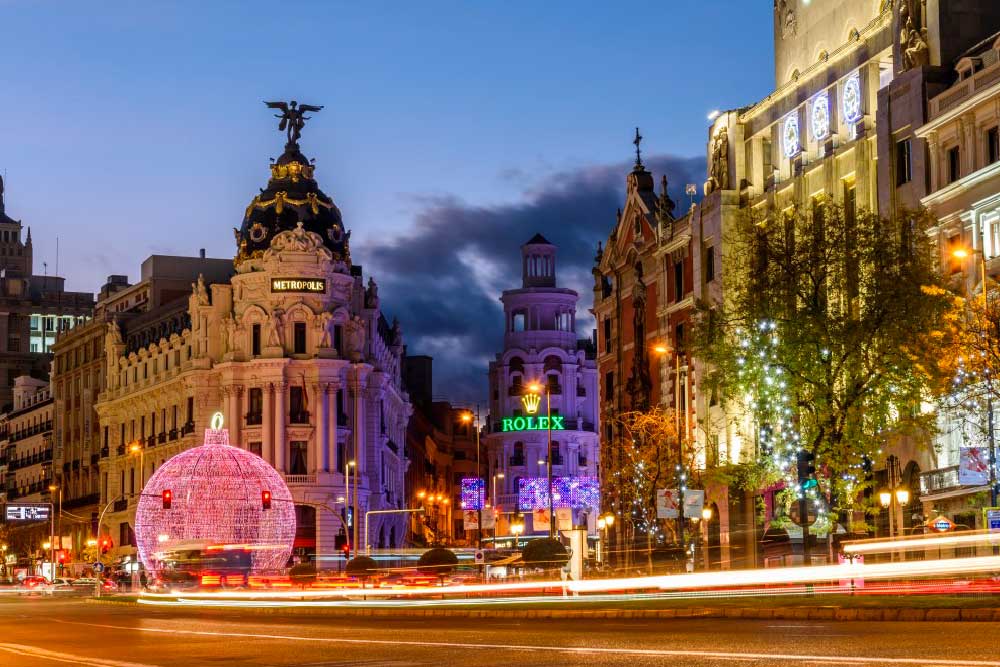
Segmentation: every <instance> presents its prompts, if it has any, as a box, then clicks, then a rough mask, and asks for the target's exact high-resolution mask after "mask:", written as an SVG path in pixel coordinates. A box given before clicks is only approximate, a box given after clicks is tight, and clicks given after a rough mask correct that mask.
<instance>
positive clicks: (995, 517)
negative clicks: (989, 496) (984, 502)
mask: <svg viewBox="0 0 1000 667" xmlns="http://www.w3.org/2000/svg"><path fill="white" fill-rule="evenodd" d="M983 527H984V528H986V530H988V531H989V532H991V533H1000V507H984V508H983Z"/></svg>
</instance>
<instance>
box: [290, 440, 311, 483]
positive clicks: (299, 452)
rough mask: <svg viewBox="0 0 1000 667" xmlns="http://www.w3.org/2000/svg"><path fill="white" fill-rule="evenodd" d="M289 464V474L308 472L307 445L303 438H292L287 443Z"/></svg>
mask: <svg viewBox="0 0 1000 667" xmlns="http://www.w3.org/2000/svg"><path fill="white" fill-rule="evenodd" d="M289 448H290V453H291V457H290V465H289V469H288V473H289V474H291V475H305V474H307V473H308V472H309V467H308V466H309V459H308V451H309V445H308V443H307V442H305V441H304V440H293V441H292V442H291V443H289Z"/></svg>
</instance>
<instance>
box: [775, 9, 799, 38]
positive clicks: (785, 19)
mask: <svg viewBox="0 0 1000 667" xmlns="http://www.w3.org/2000/svg"><path fill="white" fill-rule="evenodd" d="M774 9H775V11H776V12H777V13H778V21H780V25H781V38H782V39H788V38H789V37H794V36H795V33H796V32H798V23H797V22H796V20H795V7H794V0H776V2H775V3H774Z"/></svg>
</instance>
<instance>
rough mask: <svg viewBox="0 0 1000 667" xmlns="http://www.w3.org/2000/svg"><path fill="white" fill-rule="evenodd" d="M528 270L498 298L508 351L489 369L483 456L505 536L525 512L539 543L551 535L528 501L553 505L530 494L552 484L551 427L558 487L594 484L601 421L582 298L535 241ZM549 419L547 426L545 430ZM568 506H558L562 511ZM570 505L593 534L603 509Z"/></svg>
mask: <svg viewBox="0 0 1000 667" xmlns="http://www.w3.org/2000/svg"><path fill="white" fill-rule="evenodd" d="M521 267H522V276H521V287H520V288H518V289H511V290H506V291H504V293H503V295H502V296H501V298H500V300H501V302H502V303H503V308H504V349H503V351H502V352H500V353H498V354H497V356H496V359H495V360H494V361H491V362H490V368H489V382H490V410H489V422H488V424H487V433H486V435H485V437H484V440H483V451H485V452H486V453H485V455H484V456H485V458H486V460H487V465H488V469H487V473H488V474H487V477H486V481H487V484H486V488H487V491H486V493H487V494H490V495H491V494H492V492H493V488H494V480H496V482H495V485H496V496H495V497H490V500H491V502H492V504H493V506H494V507H496V508H497V511H498V523H497V532H498V534H506V532H505V531H506V530H507V526H508V525H509V523H510V520H511V519H512V518H513V517H514V516H516V515H517V514H518V513H522V512H523V513H524V524H525V535H532V534H542V533H547V532H548V529H547V528H545V529H540V528H536V527H535V526H534V525H533V521H532V518H531V511H532V509H535V507H532V506H531V503H530V502H528V503H526V499H527V498H528V496H529V495H530V496H531V497H533V498H537V497H541V496H543V495H544V497H545V498H546V499H547V498H548V491H547V488H544V489H542V490H541V491H540V492H538V493H534V492H533V491H532V490H533V489H535V488H537V487H540V486H541V487H544V486H545V484H546V483H547V480H546V478H547V448H548V438H549V429H548V428H547V426H548V425H549V424H551V438H552V445H551V446H552V450H551V451H552V461H551V465H552V477H553V479H556V478H570V479H571V480H574V479H581V478H585V479H587V480H593V481H596V479H597V476H598V473H599V461H600V458H599V457H600V451H599V447H598V430H599V428H600V414H599V412H598V393H597V364H596V361H595V359H594V352H593V347H592V343H591V341H588V340H579V339H578V338H577V334H576V308H577V302H578V300H579V295H578V294H577V293H576V292H575V291H573V290H571V289H566V288H561V287H558V286H557V283H556V247H555V246H554V245H552V244H551V243H549V242H548V241H547V240H546V239H545V238H544V237H542V236H541V235H540V234H536V235H535V236H534V237H533V238H532V239H531V240H529V241H528V242H527V243H525V244H524V245H523V246H521ZM536 383H537V384H538V385H540V387H541V389H540V391H539V392H537V394H538V396H539V398H540V400H539V401H538V402H536V403H534V405H529V404H528V402H526V401H525V400H523V399H525V397H526V396H527V395H528V394H529V393H531V391H530V390H529V387H530V386H531V385H532V384H536ZM548 402H550V403H551V410H549V407H548V405H547V403H548ZM546 416H549V417H550V419H549V421H548V422H547V423H543V422H542V421H541V418H544V417H546ZM525 485H527V486H525ZM555 493H558V488H557V490H556V492H555ZM555 493H554V494H553V496H555ZM553 499H554V500H555V498H553ZM568 502H569V501H561V500H557V501H556V502H555V506H556V507H557V508H558V507H559V506H560V505H561V504H562V505H566V504H567V503H568ZM542 504H543V509H545V507H544V503H542ZM569 506H570V507H571V508H572V510H573V512H572V514H573V519H572V521H573V525H574V526H586V527H587V528H588V529H589V530H590V531H591V532H594V531H595V530H596V525H597V523H596V521H597V514H598V512H599V510H600V506H599V504H598V503H597V502H596V500H593V501H592V502H590V503H576V502H574V503H572V504H570V505H569Z"/></svg>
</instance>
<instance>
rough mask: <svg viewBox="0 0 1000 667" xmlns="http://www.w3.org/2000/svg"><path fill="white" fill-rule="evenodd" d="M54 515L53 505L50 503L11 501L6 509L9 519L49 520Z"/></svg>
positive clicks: (5, 514) (6, 515)
mask: <svg viewBox="0 0 1000 667" xmlns="http://www.w3.org/2000/svg"><path fill="white" fill-rule="evenodd" d="M51 516H52V506H51V505H49V504H48V503H23V504H14V503H10V504H8V505H7V506H6V508H5V510H4V518H5V519H6V520H7V521H48V520H49V518H50V517H51Z"/></svg>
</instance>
